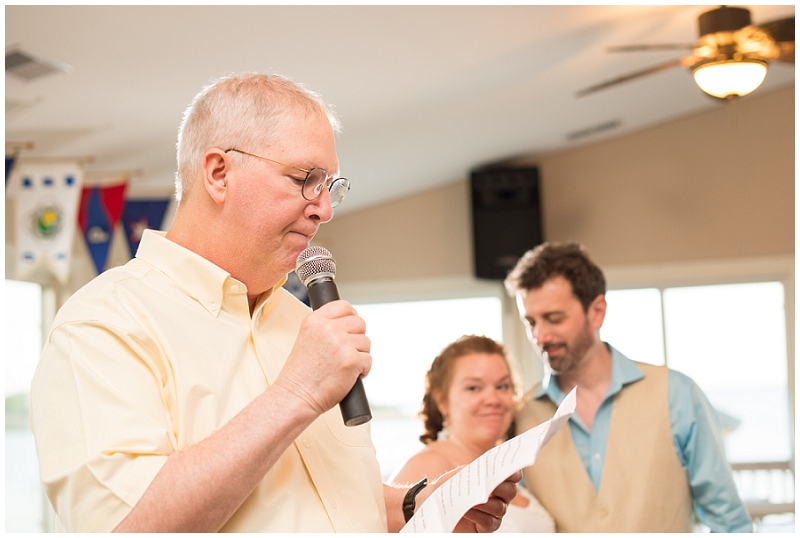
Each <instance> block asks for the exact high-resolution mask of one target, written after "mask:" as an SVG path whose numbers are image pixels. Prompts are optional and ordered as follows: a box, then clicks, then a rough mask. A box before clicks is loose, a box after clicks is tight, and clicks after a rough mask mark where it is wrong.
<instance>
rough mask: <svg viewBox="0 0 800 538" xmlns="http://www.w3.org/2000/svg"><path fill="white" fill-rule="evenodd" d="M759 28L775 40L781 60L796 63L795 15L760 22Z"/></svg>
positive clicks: (779, 59)
mask: <svg viewBox="0 0 800 538" xmlns="http://www.w3.org/2000/svg"><path fill="white" fill-rule="evenodd" d="M758 28H759V29H760V30H762V31H763V32H764V33H766V34H767V35H768V36H769V37H771V38H772V39H773V40H774V41H775V45H776V46H777V47H778V51H779V52H778V58H777V60H778V61H779V62H786V63H791V64H793V63H794V17H787V18H785V19H778V20H776V21H771V22H766V23H764V24H759V25H758Z"/></svg>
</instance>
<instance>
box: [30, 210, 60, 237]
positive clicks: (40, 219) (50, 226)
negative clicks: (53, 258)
mask: <svg viewBox="0 0 800 538" xmlns="http://www.w3.org/2000/svg"><path fill="white" fill-rule="evenodd" d="M63 223H64V219H63V217H62V215H61V209H60V208H59V207H58V206H55V205H52V204H45V205H42V206H39V207H38V208H37V209H36V210H35V211H34V213H33V215H32V217H31V228H32V229H33V231H34V232H35V233H36V235H38V236H39V237H41V238H42V239H52V238H53V237H55V236H56V234H58V232H59V231H60V230H61V226H62V224H63Z"/></svg>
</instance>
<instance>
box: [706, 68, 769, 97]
mask: <svg viewBox="0 0 800 538" xmlns="http://www.w3.org/2000/svg"><path fill="white" fill-rule="evenodd" d="M692 75H693V76H694V81H695V82H696V83H697V85H698V86H700V89H701V90H703V91H704V92H706V93H707V94H708V95H710V96H712V97H718V98H720V99H735V98H737V97H743V96H745V95H747V94H748V93H750V92H752V91H753V90H755V89H756V88H758V87H759V86H761V83H762V82H764V77H766V76H767V63H766V62H763V61H760V60H751V59H742V60H736V59H730V60H722V61H712V62H707V63H702V64H700V65H699V66H697V67H695V68H694V70H693V71H692Z"/></svg>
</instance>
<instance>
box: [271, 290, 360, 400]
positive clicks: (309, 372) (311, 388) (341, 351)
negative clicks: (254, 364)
mask: <svg viewBox="0 0 800 538" xmlns="http://www.w3.org/2000/svg"><path fill="white" fill-rule="evenodd" d="M366 330H367V326H366V323H365V322H364V320H363V319H361V318H360V317H359V316H358V313H357V312H356V310H355V308H353V306H352V305H351V304H350V303H348V302H347V301H342V300H338V301H333V302H331V303H328V304H326V305H323V306H321V307H320V308H319V309H317V310H315V311H314V312H311V313H310V314H309V315H308V316H307V317H306V318H305V319H304V320H303V322H302V324H301V325H300V332H299V333H298V335H297V340H296V341H295V344H294V347H293V348H292V351H291V353H290V354H289V357H288V358H287V360H286V364H285V365H284V367H283V370H281V373H280V375H279V376H278V378H277V379H276V380H275V385H277V386H280V387H282V388H283V389H285V390H288V391H289V392H290V393H292V394H293V395H295V396H297V397H298V398H300V399H302V400H303V401H305V402H306V403H307V404H308V406H309V408H310V409H311V410H312V411H313V412H314V413H316V414H317V415H320V414H322V413H324V412H325V411H327V410H328V409H330V408H332V407H333V406H335V405H336V404H338V403H339V402H340V401H341V400H342V398H344V396H345V395H346V394H347V393H348V391H349V390H350V389H351V388H352V387H353V385H354V384H355V382H356V378H357V377H358V376H359V375H362V376H366V375H367V374H368V373H369V370H370V367H371V366H372V357H371V356H370V354H369V352H370V345H371V344H370V340H369V338H368V337H367V335H366Z"/></svg>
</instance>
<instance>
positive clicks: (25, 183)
mask: <svg viewBox="0 0 800 538" xmlns="http://www.w3.org/2000/svg"><path fill="white" fill-rule="evenodd" d="M82 183H83V170H82V169H81V167H80V165H79V164H78V163H77V162H63V163H24V162H20V163H17V164H16V165H15V167H14V170H13V171H12V177H11V179H10V186H11V187H13V189H14V201H15V202H16V218H17V222H16V228H17V230H16V232H17V264H16V275H15V278H18V279H20V280H24V279H25V278H26V277H28V276H30V275H31V274H32V273H33V272H34V271H35V270H36V269H37V268H39V267H40V266H46V267H48V268H49V269H50V271H51V272H52V273H53V274H54V275H55V276H56V278H57V279H58V281H59V282H61V284H66V283H67V281H68V280H69V262H70V258H71V254H72V239H73V236H74V234H75V223H76V218H75V217H76V215H77V212H78V200H79V197H80V194H81V184H82Z"/></svg>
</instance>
